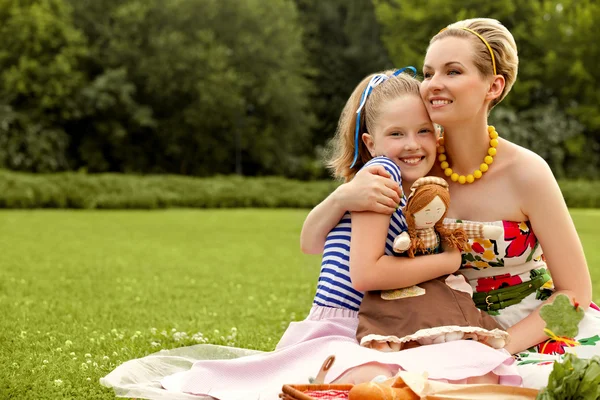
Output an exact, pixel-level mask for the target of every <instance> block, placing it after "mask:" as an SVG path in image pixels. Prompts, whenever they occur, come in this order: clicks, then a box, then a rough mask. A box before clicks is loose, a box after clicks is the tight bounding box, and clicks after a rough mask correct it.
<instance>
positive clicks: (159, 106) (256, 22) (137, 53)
mask: <svg viewBox="0 0 600 400" xmlns="http://www.w3.org/2000/svg"><path fill="white" fill-rule="evenodd" d="M100 3H101V4H100V5H98V4H97V3H94V2H90V1H89V0H82V1H81V3H79V2H74V5H75V7H76V12H77V15H78V16H80V17H81V18H78V21H80V22H81V24H82V25H80V26H81V29H83V30H84V31H85V32H86V34H87V35H88V37H89V40H90V43H91V47H92V57H91V66H90V68H89V69H90V71H95V73H96V74H97V75H98V76H101V75H102V74H103V73H105V72H106V71H123V74H122V75H120V76H119V79H120V80H121V81H122V82H123V84H127V85H130V87H131V90H129V91H128V93H129V94H128V96H129V98H130V99H131V101H129V102H128V104H129V105H130V108H131V111H132V112H134V111H135V112H136V113H137V115H139V116H141V117H142V118H141V119H140V118H132V117H131V114H129V117H127V113H125V115H124V114H123V112H121V113H120V114H117V115H122V116H121V117H120V118H119V120H118V121H116V122H117V124H118V125H120V126H122V127H124V128H123V129H122V130H121V129H119V131H121V132H122V134H121V135H120V136H119V137H118V138H117V139H118V140H117V139H115V138H114V137H113V138H111V139H110V140H108V139H101V140H102V141H103V142H104V143H106V142H107V141H108V142H109V143H113V144H112V145H111V146H109V150H110V151H108V152H107V151H106V150H105V151H103V152H102V153H103V154H107V155H106V156H105V158H111V160H108V159H106V160H104V163H103V164H102V163H100V164H98V165H105V166H106V165H111V167H112V168H123V167H125V169H127V170H140V169H141V170H142V171H155V172H175V173H184V174H195V175H209V174H214V173H231V172H233V171H234V168H235V162H234V158H235V157H234V154H235V153H236V147H237V149H238V150H240V151H239V152H240V153H242V154H243V161H244V164H243V165H244V172H245V173H248V174H251V175H252V174H266V173H280V172H286V168H287V165H288V164H289V162H288V161H289V159H290V158H293V157H296V155H297V154H302V153H303V152H306V151H307V150H306V147H307V144H308V140H307V135H308V132H309V130H308V129H309V126H310V120H311V116H310V113H309V112H308V111H307V106H308V101H307V100H308V99H307V92H308V89H309V86H310V84H309V82H308V81H307V80H306V78H305V77H304V72H305V71H304V69H305V55H304V52H303V48H302V45H301V31H300V29H299V27H298V24H297V21H296V18H297V16H296V10H295V8H294V5H293V3H291V2H290V1H287V0H277V1H271V2H269V3H268V4H267V3H266V2H262V1H258V0H243V1H234V0H219V1H217V0H174V1H170V2H164V1H160V0H147V1H146V0H128V1H126V2H120V1H113V0H100ZM88 7H90V8H88ZM96 17H97V18H96ZM121 98H123V96H121ZM113 104H114V107H117V108H119V109H120V110H123V108H122V107H121V106H120V105H119V104H121V103H120V102H113ZM125 109H126V108H125ZM136 110H137V111H136ZM132 122H133V123H132ZM99 123H101V120H100V119H99V118H92V119H91V123H90V124H89V126H90V127H91V129H90V130H89V131H87V132H85V138H82V139H81V143H85V142H94V143H96V144H94V145H93V146H89V147H90V148H94V147H98V140H99V138H102V137H105V136H106V134H103V133H102V130H103V129H104V128H101V126H99V125H98V124H99ZM74 134H76V132H74ZM113 136H114V135H113ZM118 148H125V149H126V150H121V154H122V156H123V157H121V156H117V149H118ZM104 149H106V146H105V147H104ZM111 149H112V150H111ZM157 149H159V150H160V151H157ZM131 154H137V155H138V157H137V158H136V161H135V162H134V161H133V158H132V157H131V156H130V155H131ZM128 155H129V156H128ZM139 157H142V158H141V159H140V158H139ZM88 161H89V159H87V158H86V159H82V163H84V164H85V163H87V162H88ZM104 168H105V167H104Z"/></svg>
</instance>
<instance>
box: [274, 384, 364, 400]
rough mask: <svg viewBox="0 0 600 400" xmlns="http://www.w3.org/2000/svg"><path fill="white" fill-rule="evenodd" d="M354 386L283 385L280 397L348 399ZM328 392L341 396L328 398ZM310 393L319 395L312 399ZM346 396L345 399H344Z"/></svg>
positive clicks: (329, 397) (285, 399)
mask: <svg viewBox="0 0 600 400" xmlns="http://www.w3.org/2000/svg"><path fill="white" fill-rule="evenodd" d="M353 386H354V385H283V387H282V388H281V391H282V392H283V393H281V394H279V397H280V398H281V399H283V400H325V399H344V398H345V399H347V398H348V393H349V392H350V389H352V387H353ZM328 391H335V392H337V393H339V394H340V395H341V396H339V397H333V393H332V396H327V394H328V393H327V392H328ZM307 392H308V393H315V392H316V393H319V395H318V396H316V397H311V396H310V395H308V394H307ZM344 394H345V397H343V396H344Z"/></svg>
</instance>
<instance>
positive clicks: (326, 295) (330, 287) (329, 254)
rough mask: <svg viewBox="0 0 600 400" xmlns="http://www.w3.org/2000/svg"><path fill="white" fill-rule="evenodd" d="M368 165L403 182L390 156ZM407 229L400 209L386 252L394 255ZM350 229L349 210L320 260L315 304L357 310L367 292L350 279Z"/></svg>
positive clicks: (330, 235)
mask: <svg viewBox="0 0 600 400" xmlns="http://www.w3.org/2000/svg"><path fill="white" fill-rule="evenodd" d="M368 165H382V166H383V167H384V168H385V169H386V170H387V171H388V172H389V173H390V174H391V175H392V179H394V181H396V182H398V184H399V185H400V184H401V182H402V180H401V175H400V168H398V166H397V165H396V164H395V163H394V162H393V161H392V160H390V159H389V158H387V157H375V158H373V159H372V160H370V161H369V162H368V163H367V164H365V166H368ZM405 204H406V198H402V200H401V201H400V205H401V206H404V205H405ZM406 229H407V227H406V220H405V219H404V215H403V214H402V210H401V209H400V208H398V210H396V212H394V214H392V218H391V219H390V227H389V229H388V235H387V239H386V243H385V254H387V255H394V252H393V250H392V245H393V243H394V239H395V238H396V236H398V235H399V234H400V232H401V231H403V230H406ZM351 230H352V229H351V219H350V213H349V212H346V213H345V214H344V216H343V217H342V219H341V221H340V222H339V223H338V224H337V225H336V227H335V228H333V229H332V230H331V232H329V234H328V235H327V239H326V240H325V249H324V251H323V260H322V261H321V274H320V275H319V283H318V286H317V293H316V294H315V299H314V300H313V304H316V305H319V306H325V307H334V308H348V309H350V310H354V311H358V307H359V306H360V303H361V302H362V299H363V296H364V293H363V292H359V291H357V290H355V289H354V288H353V287H352V282H351V280H350V232H351Z"/></svg>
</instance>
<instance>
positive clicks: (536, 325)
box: [506, 154, 592, 353]
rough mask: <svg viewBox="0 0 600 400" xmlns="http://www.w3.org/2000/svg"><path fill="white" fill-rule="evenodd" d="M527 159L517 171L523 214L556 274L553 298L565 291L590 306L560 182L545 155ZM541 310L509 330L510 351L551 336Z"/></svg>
mask: <svg viewBox="0 0 600 400" xmlns="http://www.w3.org/2000/svg"><path fill="white" fill-rule="evenodd" d="M525 161H526V162H524V163H523V164H522V165H521V168H518V172H517V173H519V180H518V182H519V183H518V185H519V186H520V187H519V188H518V190H519V193H522V204H523V209H522V210H523V213H524V214H525V215H527V216H528V217H529V220H530V222H531V226H532V228H533V231H534V232H535V235H536V236H537V238H538V240H539V242H540V245H541V246H542V249H543V250H544V256H545V257H546V262H547V265H548V269H549V271H550V274H551V275H552V280H553V282H554V287H555V289H556V291H555V294H554V295H553V296H552V297H551V299H552V298H554V297H555V296H556V295H558V294H559V293H564V294H566V295H567V296H569V298H571V299H574V300H575V301H577V302H578V303H579V304H580V305H581V307H583V308H584V309H586V308H587V307H588V306H589V304H590V302H591V300H592V284H591V279H590V273H589V270H588V267H587V262H586V260H585V254H584V252H583V247H582V245H581V241H580V240H579V236H578V235H577V231H576V229H575V225H574V224H573V220H572V219H571V216H570V214H569V210H568V209H567V206H566V204H565V201H564V198H563V196H562V194H561V192H560V188H559V186H558V183H557V182H556V179H555V178H554V176H553V175H552V172H551V170H550V168H549V167H548V164H546V162H545V161H544V160H543V159H542V158H540V157H539V156H537V155H534V154H526V156H525ZM551 299H549V300H548V301H547V302H550V301H552V300H551ZM538 311H539V308H538V310H536V311H535V312H533V313H532V314H531V315H529V316H528V317H526V318H524V319H523V320H522V321H520V322H519V323H517V324H515V325H514V326H512V327H511V328H509V329H508V332H509V333H510V334H511V336H512V340H511V343H509V344H508V346H507V347H506V349H507V350H508V351H509V352H511V353H516V352H519V351H523V350H525V349H527V348H529V347H531V346H533V345H536V344H538V343H540V342H541V341H543V340H545V339H547V336H546V335H545V334H544V333H543V329H544V328H545V322H544V321H543V320H542V319H541V317H540V316H539V313H538Z"/></svg>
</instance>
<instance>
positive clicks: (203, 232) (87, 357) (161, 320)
mask: <svg viewBox="0 0 600 400" xmlns="http://www.w3.org/2000/svg"><path fill="white" fill-rule="evenodd" d="M306 213H307V210H269V209H247V210H231V209H229V210H169V211H152V212H144V211H139V212H136V211H106V212H97V211H2V212H0V249H1V252H0V315H1V316H2V320H1V322H0V398H15V399H26V398H32V399H33V398H35V399H43V398H51V399H56V398H82V399H83V398H84V399H91V398H105V399H110V398H113V395H112V392H111V391H110V390H108V389H105V388H104V387H101V386H100V385H99V383H98V379H99V378H100V377H101V376H103V375H105V374H106V373H108V372H109V371H110V370H111V369H113V368H114V367H115V366H116V365H117V364H119V363H120V362H122V361H125V360H128V359H131V358H135V357H139V356H143V355H145V354H149V353H153V352H156V351H158V350H160V349H161V348H173V347H178V346H184V345H190V344H194V343H201V342H207V343H216V344H230V345H233V346H242V347H250V348H256V349H261V350H270V349H272V348H273V347H274V346H275V344H276V342H277V340H278V338H279V337H280V336H281V334H282V333H283V331H284V330H285V328H286V327H287V325H288V323H289V322H290V321H292V320H299V319H302V318H303V317H304V315H305V314H306V312H307V311H308V309H309V308H310V303H311V300H312V294H313V291H314V286H315V282H316V278H317V276H318V267H319V257H318V256H305V255H302V254H301V253H300V251H299V246H298V237H299V234H300V227H301V225H302V221H303V220H304V217H305V216H306ZM573 218H574V219H575V223H576V225H577V227H578V230H579V232H580V235H581V239H582V241H583V243H584V246H585V249H586V254H587V258H588V263H589V265H590V267H591V269H592V275H593V279H594V286H595V288H597V289H598V290H600V250H597V249H596V248H595V247H594V245H595V244H597V243H598V242H599V241H600V210H574V211H573ZM595 299H596V300H600V293H598V292H596V296H595Z"/></svg>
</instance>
